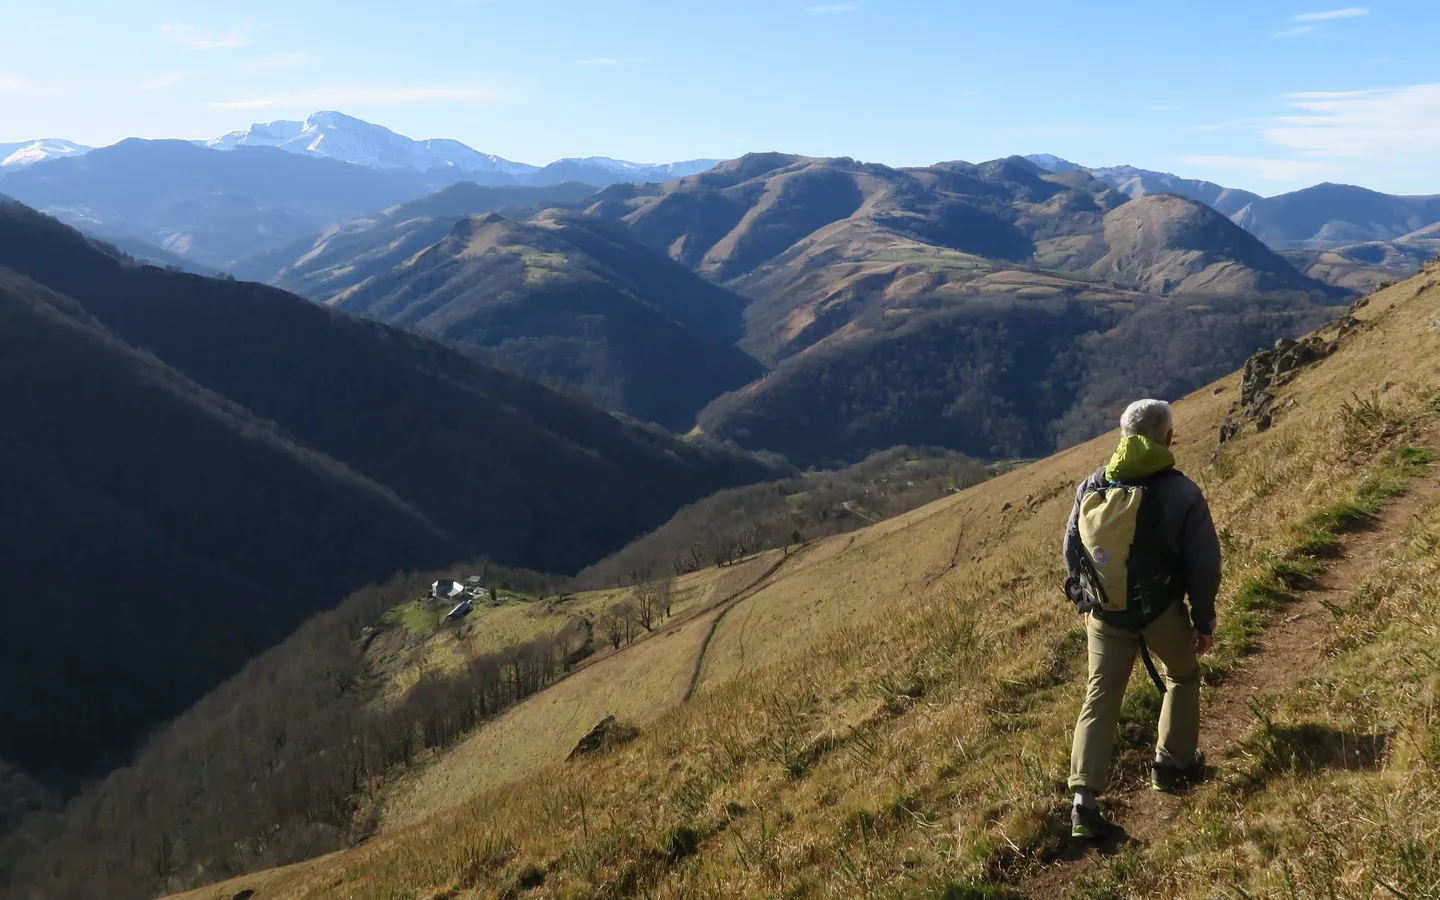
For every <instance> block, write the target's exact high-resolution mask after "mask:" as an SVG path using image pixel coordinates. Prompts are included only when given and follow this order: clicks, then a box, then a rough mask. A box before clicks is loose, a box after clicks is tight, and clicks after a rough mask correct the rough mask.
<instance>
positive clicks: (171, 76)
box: [135, 69, 190, 94]
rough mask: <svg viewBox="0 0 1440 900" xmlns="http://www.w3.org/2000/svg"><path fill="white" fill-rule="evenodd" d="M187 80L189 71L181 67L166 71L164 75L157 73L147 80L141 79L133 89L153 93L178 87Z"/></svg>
mask: <svg viewBox="0 0 1440 900" xmlns="http://www.w3.org/2000/svg"><path fill="white" fill-rule="evenodd" d="M189 80H190V73H189V72H187V71H184V70H183V69H182V70H177V71H174V72H166V73H165V74H164V75H157V76H155V77H154V78H151V79H150V80H149V81H142V82H140V83H139V84H137V85H136V86H135V89H136V90H137V91H139V92H140V93H142V94H153V93H156V92H157V91H164V90H169V89H170V88H173V87H179V86H180V85H182V84H184V83H185V82H187V81H189Z"/></svg>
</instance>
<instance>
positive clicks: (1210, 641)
mask: <svg viewBox="0 0 1440 900" xmlns="http://www.w3.org/2000/svg"><path fill="white" fill-rule="evenodd" d="M1190 634H1191V636H1192V637H1193V638H1194V639H1195V655H1196V656H1204V655H1205V654H1207V653H1209V652H1210V648H1211V647H1213V646H1215V636H1214V635H1211V634H1201V633H1200V632H1199V631H1196V630H1194V629H1191V630H1190Z"/></svg>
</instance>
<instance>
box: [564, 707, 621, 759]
mask: <svg viewBox="0 0 1440 900" xmlns="http://www.w3.org/2000/svg"><path fill="white" fill-rule="evenodd" d="M614 724H615V717H614V716H606V717H605V718H603V719H601V720H600V723H599V724H598V725H596V726H595V727H594V728H592V729H590V732H589V733H588V734H586V735H585V736H584V737H582V738H581V739H580V743H578V744H576V745H575V749H574V750H571V751H570V755H569V756H567V757H565V759H566V761H569V760H572V759H574V758H576V757H577V756H586V755H588V754H591V753H598V752H600V748H601V747H603V746H604V745H605V735H607V734H609V733H610V728H611V726H613V725H614Z"/></svg>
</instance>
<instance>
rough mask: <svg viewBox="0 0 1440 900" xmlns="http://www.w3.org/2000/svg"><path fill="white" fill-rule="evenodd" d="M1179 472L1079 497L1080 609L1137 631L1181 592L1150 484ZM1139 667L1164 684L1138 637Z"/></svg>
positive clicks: (1110, 485)
mask: <svg viewBox="0 0 1440 900" xmlns="http://www.w3.org/2000/svg"><path fill="white" fill-rule="evenodd" d="M1179 474H1180V473H1179V472H1178V471H1176V470H1175V469H1174V468H1167V469H1162V470H1161V471H1159V472H1156V473H1155V474H1154V475H1150V476H1148V477H1146V478H1142V479H1140V480H1138V481H1135V482H1126V483H1121V482H1115V481H1109V480H1106V481H1105V482H1104V483H1103V484H1101V485H1100V486H1099V487H1097V488H1094V489H1093V490H1090V491H1087V492H1086V493H1085V494H1084V495H1083V496H1082V497H1081V498H1080V515H1079V521H1078V525H1079V530H1080V544H1081V548H1082V550H1083V553H1082V554H1081V556H1082V560H1083V561H1082V565H1081V571H1080V589H1081V593H1082V595H1083V599H1082V601H1081V603H1080V611H1081V612H1090V613H1093V614H1095V615H1096V616H1099V617H1100V619H1101V620H1102V621H1104V622H1106V623H1107V624H1109V625H1113V626H1114V627H1116V628H1123V629H1125V630H1126V631H1135V632H1139V631H1140V630H1141V629H1143V628H1144V627H1145V626H1146V625H1149V624H1150V623H1151V622H1153V621H1155V619H1156V618H1158V617H1159V616H1160V614H1161V613H1163V612H1164V611H1165V610H1166V609H1167V608H1169V606H1170V605H1171V604H1172V603H1175V602H1177V601H1178V600H1179V599H1180V598H1181V597H1182V596H1184V587H1183V582H1182V580H1181V578H1180V577H1179V575H1180V565H1179V563H1180V560H1179V559H1178V558H1177V556H1176V555H1175V553H1174V552H1173V551H1172V550H1171V549H1170V547H1169V546H1168V545H1167V544H1166V542H1165V516H1164V510H1163V509H1162V507H1161V505H1160V499H1159V496H1158V492H1157V491H1156V486H1157V485H1158V484H1159V483H1160V482H1161V481H1163V480H1165V479H1167V478H1172V477H1175V476H1177V475H1179ZM1140 647H1141V652H1142V655H1143V658H1144V660H1145V667H1146V669H1148V670H1149V672H1150V675H1151V677H1152V678H1153V679H1155V683H1156V685H1157V686H1158V687H1159V688H1160V692H1161V693H1164V692H1165V688H1164V685H1163V683H1161V681H1160V678H1159V675H1158V674H1157V673H1156V671H1155V665H1154V663H1153V662H1151V660H1150V654H1149V651H1148V650H1146V649H1145V643H1144V638H1143V637H1142V638H1141V643H1140Z"/></svg>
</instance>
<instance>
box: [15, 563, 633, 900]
mask: <svg viewBox="0 0 1440 900" xmlns="http://www.w3.org/2000/svg"><path fill="white" fill-rule="evenodd" d="M511 574H512V575H513V573H511ZM433 578H434V576H433V575H409V576H402V577H398V578H396V579H394V580H392V581H391V582H390V583H388V584H385V585H383V586H375V587H369V588H365V589H363V590H361V591H359V592H357V593H355V594H354V595H352V596H351V597H349V598H348V599H347V600H346V601H345V602H344V604H342V605H341V607H339V608H338V609H336V610H334V611H331V612H328V613H324V614H322V615H320V616H317V617H315V618H314V619H311V620H310V621H309V622H307V623H306V624H305V625H304V626H302V627H301V628H300V629H299V630H298V631H297V632H296V634H295V635H294V636H293V637H291V638H290V639H289V640H287V641H285V642H284V643H283V644H281V645H280V646H278V647H276V648H274V649H273V650H271V651H268V652H267V653H265V654H262V655H261V656H260V657H258V658H257V659H255V660H254V661H253V662H252V663H250V664H249V665H248V666H246V668H245V669H244V670H243V671H242V672H241V673H240V674H239V675H237V676H236V677H234V678H233V679H231V680H230V681H229V682H227V683H225V684H224V685H222V686H221V687H220V688H219V689H217V690H216V691H214V692H212V693H211V694H210V695H208V696H206V697H205V698H204V699H203V700H202V701H201V702H200V703H199V704H197V705H196V706H195V707H194V708H192V709H191V710H190V711H189V712H187V713H185V714H184V715H182V716H180V717H179V718H178V719H176V720H175V721H174V722H172V723H171V724H170V725H168V726H166V727H165V728H164V729H162V730H161V731H160V732H159V733H157V734H156V735H155V736H154V737H153V738H152V739H151V740H150V741H149V742H148V744H147V745H146V746H145V748H144V749H143V751H142V752H141V753H140V754H139V755H138V756H137V757H136V759H135V761H134V762H133V764H132V765H130V766H127V767H123V768H120V769H117V770H115V771H114V772H113V773H111V774H110V775H109V776H108V777H106V778H105V779H104V780H103V781H101V782H100V783H99V784H97V785H95V786H93V787H92V788H91V789H89V790H87V791H85V792H83V793H82V794H80V795H79V796H77V797H76V798H75V799H74V800H72V801H71V802H70V803H69V804H67V805H66V806H64V807H63V808H61V809H58V810H51V811H46V812H41V813H37V814H33V815H31V816H30V817H28V818H27V819H25V820H24V821H23V822H22V823H21V824H20V826H19V827H18V828H17V829H15V830H14V831H12V832H11V833H10V834H9V835H8V836H7V837H6V838H5V839H4V841H3V842H0V893H4V894H5V895H7V896H10V895H13V896H17V897H18V896H27V897H28V896H32V895H35V894H38V895H39V896H44V897H54V898H67V900H68V898H76V900H79V898H89V897H97V896H105V897H112V898H125V897H143V896H153V895H155V894H157V893H161V892H167V891H173V890H180V889H184V888H187V887H191V886H195V885H198V884H202V883H208V882H212V881H216V880H220V879H223V878H227V877H231V876H234V875H238V874H242V873H244V872H248V871H254V870H256V869H260V868H266V867H270V866H275V865H284V864H286V863H289V862H294V861H298V860H301V859H305V858H309V857H311V856H314V855H316V854H320V853H325V852H329V851H332V850H336V849H339V848H342V847H344V846H347V845H348V844H349V843H352V842H353V841H355V840H357V839H359V838H362V837H363V836H365V835H366V834H367V833H368V832H369V831H370V830H371V829H372V828H373V827H374V824H375V817H376V815H378V808H379V807H378V790H379V788H380V787H381V786H382V785H383V784H384V783H385V781H386V780H387V779H388V778H390V777H393V776H394V775H395V774H397V772H399V771H403V770H404V769H406V768H408V767H410V766H413V765H415V764H416V763H417V762H419V761H420V760H421V759H423V757H424V755H425V754H426V753H427V752H430V751H434V750H436V749H440V748H444V747H447V746H449V745H451V744H452V743H454V742H455V741H456V740H457V739H459V738H460V737H462V736H463V735H465V734H467V733H469V732H471V731H473V730H474V729H475V728H476V727H477V726H479V725H480V724H481V723H482V722H484V721H485V720H487V719H489V718H491V717H493V716H495V715H496V714H498V713H499V712H501V711H502V710H504V709H506V708H507V707H509V706H510V705H512V704H514V703H516V702H519V701H520V700H523V699H525V698H526V697H528V696H530V695H532V694H534V693H535V692H537V691H539V690H542V689H543V688H545V687H546V686H548V685H550V684H551V683H553V682H554V681H555V680H556V679H557V678H559V677H561V676H563V675H564V673H565V672H567V671H568V670H569V669H570V667H571V666H573V665H574V664H575V663H576V662H577V661H578V660H579V659H580V658H583V656H584V654H585V653H586V652H588V651H587V650H586V649H585V648H586V645H587V644H588V642H589V640H590V634H589V629H588V628H587V627H584V626H582V625H581V624H580V623H578V622H572V623H571V624H570V625H568V626H566V627H564V628H562V629H560V630H559V631H557V632H556V633H554V634H550V635H543V636H541V637H537V638H535V639H533V640H530V641H527V642H525V643H523V644H520V645H518V646H512V647H508V648H506V649H505V650H503V651H500V652H497V653H487V654H481V655H478V656H476V657H474V658H472V659H470V660H469V661H468V662H466V663H465V664H464V665H462V666H460V667H459V668H457V669H456V670H454V671H450V672H439V671H435V670H429V671H425V672H423V673H422V675H421V677H420V679H419V681H418V683H416V684H415V685H414V686H413V687H412V688H410V689H409V690H408V691H406V692H405V693H404V694H403V695H402V696H400V697H398V698H393V699H388V700H387V699H383V697H382V691H381V690H380V687H379V686H378V685H376V684H374V683H373V682H374V678H373V677H372V675H371V672H370V670H369V666H368V664H367V659H366V653H365V651H366V648H367V647H368V644H369V642H370V641H371V640H373V639H374V638H375V636H376V634H377V625H376V623H378V622H379V621H380V615H381V613H383V612H384V611H385V610H386V609H389V608H391V607H393V606H395V605H396V604H398V603H402V602H406V601H408V600H410V599H412V598H414V597H415V596H419V595H421V594H424V593H425V592H426V590H427V589H428V586H429V583H430V581H431V580H433ZM659 611H660V606H659V605H656V606H654V607H652V613H653V614H658V613H659ZM636 621H637V622H638V621H639V620H638V619H637V620H636Z"/></svg>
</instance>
